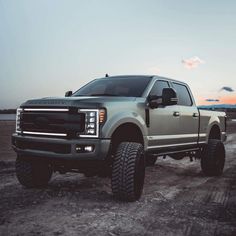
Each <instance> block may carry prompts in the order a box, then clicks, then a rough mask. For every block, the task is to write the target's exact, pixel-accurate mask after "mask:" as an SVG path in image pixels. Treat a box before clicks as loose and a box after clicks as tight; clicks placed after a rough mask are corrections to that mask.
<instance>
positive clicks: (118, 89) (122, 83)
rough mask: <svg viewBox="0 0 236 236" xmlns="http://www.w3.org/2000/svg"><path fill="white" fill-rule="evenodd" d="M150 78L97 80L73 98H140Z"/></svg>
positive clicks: (76, 93)
mask: <svg viewBox="0 0 236 236" xmlns="http://www.w3.org/2000/svg"><path fill="white" fill-rule="evenodd" d="M150 80H151V77H150V78H149V77H132V78H129V77H127V78H126V77H125V78H124V77H122V78H119V77H118V78H109V77H108V78H104V79H97V80H94V81H92V82H90V83H89V84H87V85H85V86H84V87H82V88H81V89H79V90H78V91H77V92H75V93H74V94H73V96H124V97H141V96H142V94H143V92H144V90H145V88H146V87H147V85H148V83H149V82H150Z"/></svg>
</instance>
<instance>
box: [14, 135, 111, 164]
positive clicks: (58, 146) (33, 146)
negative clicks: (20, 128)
mask: <svg viewBox="0 0 236 236" xmlns="http://www.w3.org/2000/svg"><path fill="white" fill-rule="evenodd" d="M110 143H111V140H110V139H92V138H87V139H85V138H83V139H59V138H51V137H50V138H45V137H35V136H24V135H18V134H16V133H15V134H13V135H12V146H13V149H14V150H15V152H16V153H17V154H19V155H25V156H31V157H41V158H46V159H50V160H53V159H54V160H71V161H76V160H105V159H106V157H107V155H108V153H109V149H110ZM86 147H87V148H86Z"/></svg>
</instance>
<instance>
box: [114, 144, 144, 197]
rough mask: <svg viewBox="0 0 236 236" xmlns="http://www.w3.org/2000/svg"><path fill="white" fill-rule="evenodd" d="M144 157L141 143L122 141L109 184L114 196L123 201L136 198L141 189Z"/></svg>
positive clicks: (140, 193) (139, 194)
mask: <svg viewBox="0 0 236 236" xmlns="http://www.w3.org/2000/svg"><path fill="white" fill-rule="evenodd" d="M144 176H145V157H144V150H143V145H142V144H140V143H134V142H122V143H120V145H119V146H118V148H117V151H116V154H115V157H114V162H113V166H112V178H111V186H112V192H113V194H114V196H115V197H116V198H117V199H119V200H123V201H130V202H131V201H136V200H138V199H139V198H140V197H141V195H142V191H143V184H144Z"/></svg>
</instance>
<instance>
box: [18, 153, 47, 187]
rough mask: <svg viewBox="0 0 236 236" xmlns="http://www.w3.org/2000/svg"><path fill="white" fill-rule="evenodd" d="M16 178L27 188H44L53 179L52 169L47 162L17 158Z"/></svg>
mask: <svg viewBox="0 0 236 236" xmlns="http://www.w3.org/2000/svg"><path fill="white" fill-rule="evenodd" d="M16 176H17V179H18V181H19V182H20V183H21V184H22V185H23V186H25V187H27V188H32V187H43V186H46V185H47V184H48V182H49V180H50V179H51V176H52V168H51V166H50V165H49V164H48V163H46V162H42V161H31V160H27V159H24V158H22V157H17V159H16Z"/></svg>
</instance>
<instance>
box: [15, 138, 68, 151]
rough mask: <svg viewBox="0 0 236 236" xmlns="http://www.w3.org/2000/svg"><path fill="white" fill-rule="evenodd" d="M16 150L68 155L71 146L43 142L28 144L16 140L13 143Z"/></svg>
mask: <svg viewBox="0 0 236 236" xmlns="http://www.w3.org/2000/svg"><path fill="white" fill-rule="evenodd" d="M15 145H16V147H17V148H20V149H23V150H24V149H30V150H37V151H47V152H54V153H61V154H68V153H70V152H71V146H70V145H69V144H55V143H43V142H32V141H30V142H28V141H20V140H17V141H16V142H15Z"/></svg>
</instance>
